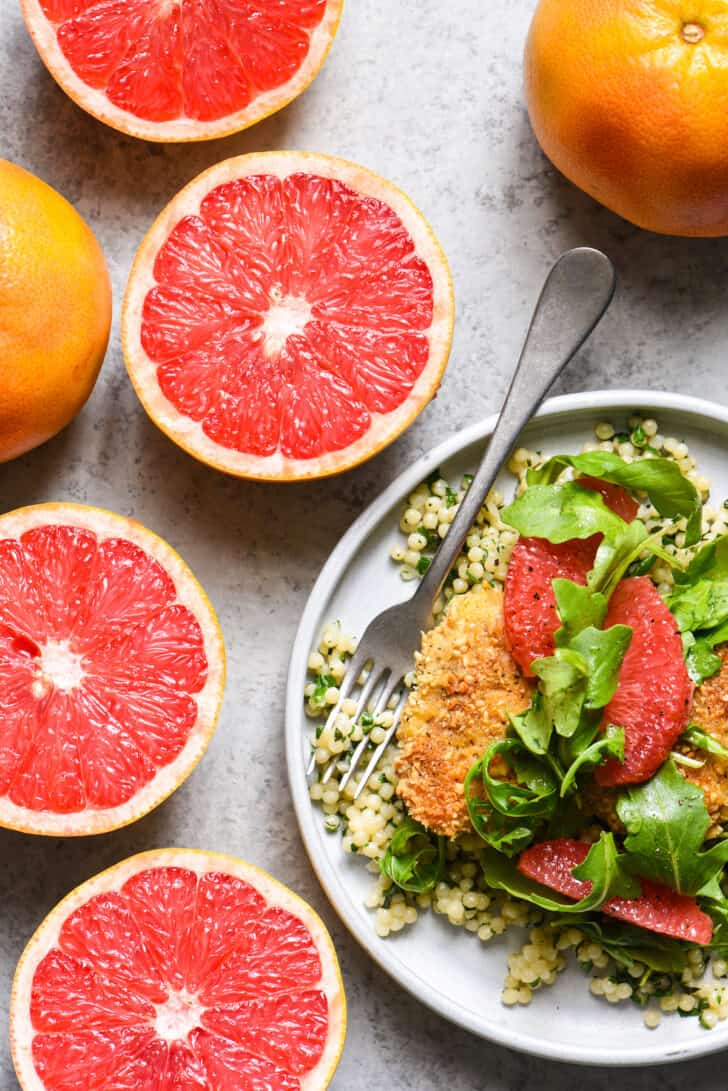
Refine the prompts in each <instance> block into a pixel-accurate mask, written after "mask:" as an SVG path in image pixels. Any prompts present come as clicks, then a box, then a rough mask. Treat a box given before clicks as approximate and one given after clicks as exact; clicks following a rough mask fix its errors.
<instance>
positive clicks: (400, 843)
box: [379, 817, 445, 894]
mask: <svg viewBox="0 0 728 1091" xmlns="http://www.w3.org/2000/svg"><path fill="white" fill-rule="evenodd" d="M379 868H380V871H381V872H382V874H383V875H388V876H389V878H390V879H391V880H392V882H393V883H395V884H396V885H397V886H398V887H399V888H400V889H401V890H409V891H412V892H413V893H415V894H424V893H425V892H426V891H428V890H433V889H434V887H435V886H436V885H437V883H438V882H439V881H440V879H441V878H442V874H443V871H444V869H445V838H444V837H436V836H435V835H434V834H431V833H429V831H428V830H426V829H425V827H424V826H422V825H421V824H420V823H419V822H415V820H414V819H413V818H409V817H407V818H405V819H404V821H403V822H401V823H400V824H399V826H397V828H396V829H395V831H394V833H393V834H392V840H391V841H390V842H389V847H388V848H387V851H386V853H385V854H384V857H383V859H382V860H381V861H380V863H379Z"/></svg>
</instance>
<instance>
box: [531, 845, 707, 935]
mask: <svg viewBox="0 0 728 1091" xmlns="http://www.w3.org/2000/svg"><path fill="white" fill-rule="evenodd" d="M590 848H591V846H590V845H589V844H587V842H585V841H576V840H573V839H572V838H568V837H560V838H556V839H555V840H553V841H542V842H540V843H539V844H537V845H531V847H530V848H528V849H526V850H525V852H522V853H521V856H520V858H519V860H518V870H519V871H521V872H522V873H523V874H524V875H527V876H528V878H529V879H533V880H534V881H535V882H537V883H542V884H543V885H544V886H547V887H549V888H550V889H551V890H558V891H559V893H561V894H566V895H567V896H568V897H569V898H574V899H575V900H577V899H579V898H583V897H585V896H586V895H587V894H588V893H589V891H590V890H591V886H592V884H591V882H589V881H585V880H583V879H576V878H575V877H574V876H573V875H572V869H573V868H575V867H577V866H578V865H579V864H581V863H583V861H584V860H585V859H586V856H587V853H588V852H589V849H590ZM640 886H641V889H642V893H641V894H640V896H639V897H638V898H611V899H610V900H609V901H607V902H605V903H604V905H603V906H602V907H601V909H600V913H605V914H606V915H607V916H608V917H616V918H617V919H618V920H622V921H629V923H630V924H636V925H639V926H640V928H646V929H647V930H648V931H650V932H660V933H661V934H662V935H665V936H673V937H674V938H675V939H683V940H690V941H691V942H692V943H700V944H701V945H705V944H708V943H710V941H711V939H712V937H713V922H712V921H711V919H710V917H709V916H708V914H707V913H703V911H702V909H700V908H699V906H698V903H697V902H696V900H695V898H692V897H690V896H689V895H687V894H678V893H677V892H676V891H674V890H671V889H670V888H669V887H667V886H663V885H662V884H661V883H654V882H652V881H651V880H649V879H640Z"/></svg>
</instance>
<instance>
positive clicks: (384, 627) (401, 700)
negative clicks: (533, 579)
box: [308, 247, 615, 799]
mask: <svg viewBox="0 0 728 1091" xmlns="http://www.w3.org/2000/svg"><path fill="white" fill-rule="evenodd" d="M614 287H615V273H614V267H613V266H612V263H611V262H610V260H609V258H608V257H607V256H606V255H605V254H603V253H601V251H599V250H592V249H590V248H589V247H577V248H576V249H574V250H567V251H566V253H564V254H562V255H561V257H560V258H559V259H558V260H557V261H556V263H555V265H554V266H553V268H552V269H551V271H550V273H549V274H548V276H547V278H546V281H545V283H544V286H543V288H542V290H541V294H540V296H539V298H538V302H537V303H536V308H535V310H534V312H533V317H532V319H531V324H530V326H529V329H528V333H527V335H526V341H525V344H524V346H523V350H522V352H521V356H520V359H519V361H518V366H517V367H516V371H515V374H514V376H513V379H512V381H511V385H510V388H509V390H508V393H507V394H506V398H505V401H504V403H503V408H502V409H501V412H500V416H499V417H498V421H497V423H496V426H495V428H494V430H493V434H492V436H491V437H490V442H489V443H488V446H487V448H486V451H485V454H484V455H483V459H482V462H481V463H480V466H479V468H478V471H477V473H476V474H475V476H474V478H473V481H472V482H471V484H470V487H469V489H468V491H467V493H466V494H465V496H464V498H463V500H462V502H461V504H460V507H459V508H458V511H457V514H456V515H455V518H454V519H453V521H452V523H451V524H450V529H449V530H448V532H447V536H446V537H445V538H444V539H443V541H442V544H441V545H440V547H439V549H438V550H437V553H436V554H435V556H434V557H433V559H432V563H431V564H430V567H429V568H428V569H427V572H426V573H425V575H424V576H423V578H422V581H421V583H420V584H419V586H418V588H417V590H416V591H415V593H414V595H413V596H412V598H410V599H409V600H408V601H406V602H403V603H399V604H398V605H396V606H390V607H389V608H388V609H386V610H383V611H382V613H381V614H379V615H378V616H377V617H375V618H374V620H373V621H371V622H370V623H369V625H368V626H367V628H366V630H365V632H364V635H363V636H362V638H361V640H360V641H359V644H358V646H357V649H356V651H355V652H354V655H353V656H352V658H351V660H350V661H349V663H348V665H347V671H346V675H345V677H344V679H343V681H342V683H341V686H340V688H339V699H338V701H337V703H336V705H335V707H334V708H333V710H332V711H331V713H330V715H329V717H328V719H327V723H326V726H327V727H328V726H330V725H331V724H333V723H334V722H335V720H336V718H337V716H338V715H339V714H340V712H341V706H342V704H343V702H344V701H346V700H348V699H349V698H350V697H351V695H352V693H353V692H354V689H355V687H356V686H357V685H358V684H359V679H360V676H361V675H362V672H363V671H364V669H365V667H366V666H367V664H369V665H370V668H369V672H368V674H367V675H366V677H365V678H364V681H363V684H362V685H361V688H360V691H359V693H358V695H357V697H356V712H355V713H354V715H353V717H352V722H353V723H356V722H357V721H358V719H359V717H360V716H361V714H362V712H364V711H365V710H366V709H367V707H368V706H369V705H370V702H372V701H374V707H373V712H372V714H373V716H374V718H375V720H376V718H377V717H378V716H379V715H380V714H381V713H382V712H384V711H385V709H387V707H388V705H389V702H390V700H391V699H392V698H393V697H394V695H395V694H398V697H397V702H396V706H395V708H394V710H393V711H394V718H393V722H392V725H391V726H390V727H389V728H388V729H387V731H386V734H385V737H384V739H383V741H382V742H380V743H379V745H377V746H376V747H375V750H374V752H373V753H372V755H371V757H370V759H369V762H368V764H367V766H366V769H365V770H364V773H363V775H362V777H361V780H360V781H359V784H358V785H357V789H356V792H355V793H354V799H357V798H358V797H359V795H360V794H361V792H362V791H363V790H364V787H365V785H366V783H367V781H368V780H369V777H370V776H371V774H372V773H373V771H374V770H375V769H376V767H377V765H378V763H379V761H380V759H381V757H382V754H383V753H384V751H385V750H386V748H387V746H388V745H389V743H390V742H391V740H392V738H393V736H394V734H395V732H396V731H397V727H398V726H399V720H400V716H401V713H402V709H403V707H404V704H405V702H406V694H407V691H406V689H405V687H404V677H405V675H406V674H407V673H408V672H409V671H411V670H412V669H413V663H414V653H415V652H416V651H417V650H419V647H420V639H421V636H422V632H423V630H425V629H428V628H429V627H430V626H431V624H432V604H433V603H434V601H435V599H436V598H437V596H438V595H439V593H440V590H441V588H442V585H443V583H444V582H445V579H446V578H447V575H448V573H449V572H450V569H451V567H452V564H453V561H454V560H455V559H456V557H457V556H458V554H459V553H460V550H461V548H462V546H463V543H464V542H465V539H466V538H467V536H468V534H469V532H470V528H471V527H472V525H473V523H474V522H475V519H476V516H477V515H478V512H479V511H480V509H481V507H482V505H483V503H484V501H485V498H486V496H487V495H488V492H489V491H490V489H491V487H492V485H493V482H494V481H495V479H496V476H497V474H498V472H499V470H500V468H501V466H502V465H503V463H504V462H505V461H506V459H507V457H508V455H509V453H510V451H511V449H512V448H513V446H514V445H515V443H516V441H517V439H518V437H519V435H520V433H521V431H522V429H523V428H524V426H525V425H526V424H527V423H528V421H529V419H530V417H531V416H532V414H533V413H534V412H535V410H536V409H537V408H538V406H539V405H540V404H541V402H542V401H543V399H544V397H545V396H546V393H547V391H548V389H549V387H550V386H551V384H552V383H553V382H554V380H555V379H556V378H557V376H558V375H559V374H560V372H561V371H562V369H563V368H564V367H565V366H566V364H567V363H568V362H569V360H570V359H571V358H572V356H573V355H574V353H575V352H576V351H577V349H579V348H580V347H581V345H582V344H583V343H584V341H585V340H586V338H587V337H588V336H589V334H590V333H591V332H592V330H593V329H594V327H595V326H596V324H597V323H598V322H599V320H600V319H601V317H602V315H603V314H604V312H605V311H606V309H607V307H608V306H609V304H610V302H611V300H612V296H613V295H614ZM368 744H369V737H368V735H366V734H365V735H364V736H363V738H362V739H361V741H360V742H359V743H358V744H357V746H356V748H355V750H354V752H353V753H352V755H351V761H350V764H349V767H348V769H347V770H346V772H345V773H344V776H343V778H342V780H341V782H340V785H339V790H340V791H343V789H344V788H345V787H346V785H347V784H348V783H349V781H350V780H351V778H352V777H353V776H354V774H355V772H356V770H357V768H358V766H359V763H360V761H361V758H362V755H363V754H364V752H365V750H366V748H367V745H368ZM339 760H340V759H339V758H338V757H337V756H335V757H333V758H332V759H331V761H330V762H329V764H328V765H327V767H326V769H325V770H324V773H323V776H322V778H321V779H322V781H323V782H324V783H326V782H327V781H328V780H329V779H330V778H331V776H332V774H333V772H334V770H335V769H336V766H337V762H338V761H339ZM315 764H316V762H315V755H312V758H311V761H310V764H309V767H308V772H309V773H311V772H313V770H314V768H315Z"/></svg>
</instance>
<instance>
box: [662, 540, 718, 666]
mask: <svg viewBox="0 0 728 1091" xmlns="http://www.w3.org/2000/svg"><path fill="white" fill-rule="evenodd" d="M674 579H675V590H674V591H673V593H672V594H671V595H670V597H669V599H668V600H667V605H668V606H669V608H670V610H671V611H672V613H673V615H674V617H675V620H676V621H677V624H678V628H679V630H680V632H681V633H682V638H683V649H684V652H685V664H686V666H687V669H688V674H689V675H690V677H691V678H692V680H693V681H694V682H695V683H696V684H697V685H700V684H701V683H702V682H704V681H705V679H706V678H712V677H713V675H715V674H717V673H718V671H719V670H720V668H721V665H722V659H721V658H720V656H719V655H717V654H716V653H715V651H714V649H715V648H716V647H717V646H718V645H719V644H723V643H725V641H728V536H724V537H722V538H718V539H716V541H714V542H709V543H708V544H707V545H705V546H703V548H702V549H701V550H699V551H698V552H697V553H696V554H695V556H694V557H693V559H692V561H691V562H690V564H689V565H688V567H687V568H686V569H685V571H684V572H680V571H676V572H675V573H674Z"/></svg>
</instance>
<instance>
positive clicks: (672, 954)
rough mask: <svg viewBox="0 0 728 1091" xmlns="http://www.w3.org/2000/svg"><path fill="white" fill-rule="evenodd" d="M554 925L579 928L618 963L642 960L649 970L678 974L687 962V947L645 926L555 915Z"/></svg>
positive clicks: (627, 963)
mask: <svg viewBox="0 0 728 1091" xmlns="http://www.w3.org/2000/svg"><path fill="white" fill-rule="evenodd" d="M551 923H552V925H554V926H555V927H564V926H568V927H569V928H578V929H579V931H580V932H583V933H584V935H585V936H586V937H588V938H589V939H592V940H596V942H597V943H598V944H599V946H600V947H601V948H602V949H603V950H605V951H606V952H607V954H609V955H610V956H611V958H613V959H614V961H615V962H616V963H617V964H618V965H620V966H625V967H627V968H629V967H630V966H633V965H634V964H635V962H641V963H642V964H643V965H644V966H647V967H648V968H649V969H650V970H655V971H656V972H657V973H661V974H679V973H681V972H682V971H683V970H684V969H685V966H686V964H687V948H686V947H683V946H682V944H681V943H680V941H679V940H676V939H672V938H671V937H670V936H660V935H658V934H657V933H656V932H648V931H647V930H646V929H644V928H636V927H635V926H634V925H633V924H627V923H626V922H623V921H611V920H607V919H603V920H600V921H595V920H593V919H591V918H590V917H585V918H584V919H583V920H581V919H579V918H578V917H562V918H559V917H557V918H556V920H554V921H552V922H551Z"/></svg>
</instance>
